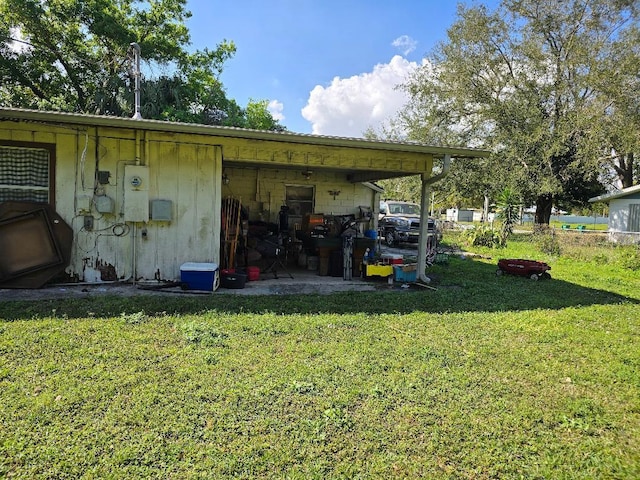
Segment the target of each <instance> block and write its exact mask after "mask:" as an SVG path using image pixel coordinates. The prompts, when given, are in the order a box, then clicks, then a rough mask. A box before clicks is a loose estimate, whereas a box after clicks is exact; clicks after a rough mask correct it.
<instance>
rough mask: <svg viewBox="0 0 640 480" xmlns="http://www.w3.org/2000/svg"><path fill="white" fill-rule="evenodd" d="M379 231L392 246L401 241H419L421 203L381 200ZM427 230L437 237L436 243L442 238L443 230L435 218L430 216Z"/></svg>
mask: <svg viewBox="0 0 640 480" xmlns="http://www.w3.org/2000/svg"><path fill="white" fill-rule="evenodd" d="M378 231H379V233H380V236H381V237H384V239H385V242H386V244H387V245H388V246H390V247H393V246H395V245H397V244H399V243H418V238H419V236H420V205H418V204H417V203H411V202H401V201H398V200H385V201H382V202H380V212H379V215H378ZM427 232H428V233H429V234H430V235H431V236H432V238H434V239H435V241H436V243H437V242H439V241H440V240H442V232H441V230H440V228H439V226H438V224H437V222H436V221H435V220H434V219H433V218H429V226H428V229H427ZM434 246H435V245H434Z"/></svg>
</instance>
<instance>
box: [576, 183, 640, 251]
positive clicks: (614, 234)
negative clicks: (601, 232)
mask: <svg viewBox="0 0 640 480" xmlns="http://www.w3.org/2000/svg"><path fill="white" fill-rule="evenodd" d="M589 202H590V203H596V202H605V203H607V204H609V237H610V238H611V239H612V240H613V241H615V242H620V243H638V242H639V241H640V185H636V186H633V187H628V188H623V189H621V190H617V191H614V192H610V193H606V194H604V195H600V196H597V197H593V198H590V199H589Z"/></svg>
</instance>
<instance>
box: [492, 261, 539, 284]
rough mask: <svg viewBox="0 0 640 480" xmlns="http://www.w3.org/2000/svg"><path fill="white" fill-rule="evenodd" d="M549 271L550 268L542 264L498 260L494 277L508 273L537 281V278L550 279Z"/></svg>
mask: <svg viewBox="0 0 640 480" xmlns="http://www.w3.org/2000/svg"><path fill="white" fill-rule="evenodd" d="M549 270H551V267H550V266H549V265H547V264H546V263H544V262H538V261H536V260H523V259H521V258H503V259H501V260H498V270H497V271H496V275H502V274H503V273H509V274H511V275H520V276H523V277H529V278H530V279H531V280H538V279H539V278H551V275H550V274H549Z"/></svg>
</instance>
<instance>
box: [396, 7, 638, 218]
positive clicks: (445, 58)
mask: <svg viewBox="0 0 640 480" xmlns="http://www.w3.org/2000/svg"><path fill="white" fill-rule="evenodd" d="M636 3H637V2H635V1H634V0H619V1H616V2H611V1H609V0H586V1H585V0H564V1H562V2H558V1H551V0H503V1H502V3H501V5H500V6H499V7H498V8H497V9H496V10H495V11H494V12H489V11H488V9H487V8H486V7H485V6H472V7H465V6H459V7H458V20H457V21H456V22H455V23H454V24H453V26H452V27H451V28H450V29H449V30H448V32H447V35H448V38H447V41H446V42H443V43H441V44H440V45H439V46H438V48H437V49H436V50H435V51H434V53H433V54H432V55H431V58H430V62H429V63H427V64H425V65H424V66H423V67H421V68H420V69H418V70H417V71H416V73H415V74H414V75H413V77H412V78H411V79H410V80H409V82H408V83H407V84H406V86H405V88H406V89H407V91H408V93H409V95H410V98H411V100H410V102H409V104H408V106H407V107H406V109H405V110H404V111H403V112H402V114H401V115H400V116H399V122H400V123H401V124H402V126H403V127H404V128H406V129H407V131H408V132H409V136H410V138H412V139H414V140H420V141H434V140H435V141H437V142H438V143H441V144H449V145H451V144H458V145H460V144H463V145H474V146H479V147H483V148H487V149H491V150H493V151H494V156H493V158H492V159H490V161H487V160H483V159H480V160H473V161H467V162H465V163H464V164H463V169H462V171H464V172H465V174H462V175H460V176H458V177H455V178H454V180H455V181H456V182H458V184H457V188H458V190H459V191H465V190H467V191H470V190H475V191H476V192H477V194H479V195H481V194H490V195H492V196H494V197H495V196H496V195H497V194H498V193H499V192H500V191H502V190H503V189H504V188H505V187H509V188H510V189H512V190H514V191H515V192H516V193H517V194H518V195H519V196H520V197H521V198H522V200H523V201H525V202H527V203H529V202H531V203H535V205H536V223H548V222H549V218H550V215H551V209H552V206H553V205H554V204H559V205H564V206H573V205H579V204H582V203H584V202H586V200H587V199H588V198H589V197H590V196H593V195H595V194H596V193H598V192H599V191H601V189H602V185H601V183H600V179H601V176H600V174H601V170H600V168H599V167H601V165H602V145H600V155H598V156H594V155H592V153H593V152H594V150H595V149H594V147H593V145H592V144H590V142H589V140H590V138H591V137H592V134H591V131H592V130H593V128H592V125H593V123H594V122H598V123H603V122H604V121H605V120H606V119H607V118H610V116H609V114H610V112H611V110H604V111H603V110H602V109H600V110H597V109H596V108H594V106H596V105H602V102H603V101H604V98H605V96H606V91H604V89H602V88H599V87H600V86H602V85H603V84H604V82H603V81H602V77H601V76H599V74H601V73H602V71H603V70H604V69H605V68H606V67H605V64H606V59H607V58H609V56H610V54H611V52H612V51H614V50H615V49H616V48H621V46H624V45H625V44H628V43H629V42H632V40H631V36H630V35H626V32H627V31H630V30H631V28H632V26H633V25H634V21H635V20H636V19H637V10H636ZM627 51H629V50H627ZM629 61H631V60H629ZM636 72H637V70H636ZM619 93H622V92H619ZM622 98H627V97H624V96H622ZM635 100H636V101H637V97H636V99H635ZM625 101H626V102H627V103H630V102H631V99H629V98H627V100H625ZM621 103H622V102H621ZM596 111H598V112H599V114H598V115H597V116H595V117H594V112H596ZM621 114H622V113H621ZM602 131H603V132H604V131H605V130H604V129H602ZM625 151H626V152H628V150H625ZM461 182H464V183H463V184H460V183H461Z"/></svg>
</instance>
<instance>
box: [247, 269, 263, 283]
mask: <svg viewBox="0 0 640 480" xmlns="http://www.w3.org/2000/svg"><path fill="white" fill-rule="evenodd" d="M247 280H249V281H252V282H253V281H256V280H260V268H259V267H247Z"/></svg>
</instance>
